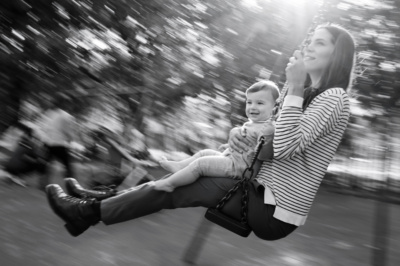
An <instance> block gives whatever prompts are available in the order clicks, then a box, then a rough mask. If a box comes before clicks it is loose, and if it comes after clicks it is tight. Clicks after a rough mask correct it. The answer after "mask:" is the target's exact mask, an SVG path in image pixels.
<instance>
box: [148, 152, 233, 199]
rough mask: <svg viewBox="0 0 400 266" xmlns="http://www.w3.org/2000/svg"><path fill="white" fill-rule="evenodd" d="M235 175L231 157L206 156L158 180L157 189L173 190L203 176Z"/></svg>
mask: <svg viewBox="0 0 400 266" xmlns="http://www.w3.org/2000/svg"><path fill="white" fill-rule="evenodd" d="M233 175H234V166H233V162H232V160H231V159H229V158H228V157H225V156H205V157H200V158H198V159H196V160H194V161H193V162H192V163H190V164H189V165H188V166H187V167H185V168H183V169H181V170H179V171H178V172H176V173H174V174H172V175H170V176H169V177H167V178H165V179H161V180H158V181H156V182H155V189H157V190H163V191H167V192H171V191H173V190H174V189H175V188H176V187H181V186H185V185H188V184H191V183H193V182H194V181H196V180H197V179H198V178H199V177H201V176H212V177H232V176H233Z"/></svg>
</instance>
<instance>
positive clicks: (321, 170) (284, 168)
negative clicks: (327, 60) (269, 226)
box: [257, 88, 350, 226]
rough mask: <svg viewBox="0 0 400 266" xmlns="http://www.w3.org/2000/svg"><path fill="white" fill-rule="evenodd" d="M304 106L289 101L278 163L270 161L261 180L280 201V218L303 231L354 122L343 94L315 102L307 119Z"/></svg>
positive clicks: (280, 127) (337, 91)
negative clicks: (351, 122) (341, 142)
mask: <svg viewBox="0 0 400 266" xmlns="http://www.w3.org/2000/svg"><path fill="white" fill-rule="evenodd" d="M302 103H303V98H301V97H297V96H290V95H289V96H286V98H285V101H284V103H283V106H282V110H281V113H280V116H279V118H278V120H277V122H276V129H275V137H274V143H273V145H274V159H273V160H272V161H265V162H264V163H263V165H262V167H261V169H260V172H259V174H258V176H257V180H258V182H259V183H261V184H262V185H264V186H265V187H268V188H269V189H270V190H271V191H272V193H273V195H274V198H275V203H276V209H275V213H274V217H275V218H277V219H279V220H281V221H284V222H287V223H290V224H294V225H297V226H300V225H303V224H304V223H305V221H306V219H307V215H308V212H309V210H310V208H311V205H312V203H313V200H314V198H315V195H316V193H317V190H318V188H319V185H320V183H321V181H322V179H323V177H324V175H325V172H326V170H327V168H328V165H329V163H330V162H331V160H332V158H333V156H334V154H335V152H336V149H337V147H338V145H339V143H340V140H341V138H342V136H343V133H344V131H345V129H346V127H347V123H348V120H349V116H350V104H349V98H348V96H347V94H346V92H345V91H344V90H343V89H341V88H331V89H328V90H326V91H324V92H323V93H321V94H320V95H318V96H317V97H315V98H314V100H313V101H312V102H311V104H310V105H309V106H308V107H307V109H306V110H305V111H304V113H303V110H302ZM266 202H267V199H266Z"/></svg>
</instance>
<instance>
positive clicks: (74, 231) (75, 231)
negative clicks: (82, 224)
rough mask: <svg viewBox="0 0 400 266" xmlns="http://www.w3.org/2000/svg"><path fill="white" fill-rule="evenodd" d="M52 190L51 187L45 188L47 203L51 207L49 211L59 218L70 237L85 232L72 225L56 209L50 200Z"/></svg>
mask: <svg viewBox="0 0 400 266" xmlns="http://www.w3.org/2000/svg"><path fill="white" fill-rule="evenodd" d="M51 190H52V188H51V187H46V196H47V201H48V203H49V205H50V207H51V209H52V210H53V211H54V213H55V214H57V216H58V217H60V218H61V219H62V220H63V221H64V222H66V224H65V225H64V226H65V228H66V229H67V231H68V233H70V234H71V235H72V236H74V237H77V236H79V235H80V234H82V233H83V232H84V231H85V230H82V229H80V228H79V227H78V226H76V225H74V223H73V222H71V221H70V220H69V219H68V218H67V217H66V216H64V214H63V213H62V211H60V210H59V209H58V207H57V206H56V205H55V204H54V201H53V199H52V197H51V196H52V195H53V194H52V193H51ZM50 194H51V195H50Z"/></svg>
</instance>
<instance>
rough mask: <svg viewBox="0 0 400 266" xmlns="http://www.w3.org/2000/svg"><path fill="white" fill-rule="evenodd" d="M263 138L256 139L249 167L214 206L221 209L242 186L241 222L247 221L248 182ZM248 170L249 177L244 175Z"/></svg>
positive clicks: (263, 140)
mask: <svg viewBox="0 0 400 266" xmlns="http://www.w3.org/2000/svg"><path fill="white" fill-rule="evenodd" d="M264 142H265V139H264V137H261V138H260V140H259V141H258V144H257V148H256V152H255V153H254V156H253V159H252V161H251V164H250V166H249V167H247V168H246V169H245V170H244V172H243V174H242V178H241V179H240V180H239V181H238V182H237V183H236V184H235V185H234V186H233V188H231V189H230V190H229V191H228V192H227V193H226V194H225V196H224V197H223V198H222V199H221V200H220V201H219V202H218V205H217V207H216V209H217V210H221V209H222V208H223V207H224V206H225V203H226V202H228V201H229V200H230V199H231V197H232V196H233V194H234V193H236V191H237V190H238V189H239V187H242V190H243V195H242V198H241V205H242V206H241V222H242V223H247V209H248V204H247V203H248V198H249V196H248V182H249V181H250V180H251V178H252V177H253V174H254V169H253V167H254V164H255V163H256V161H257V157H258V155H259V154H260V151H261V148H262V146H263V145H264ZM247 172H250V177H249V178H247V177H246V173H247Z"/></svg>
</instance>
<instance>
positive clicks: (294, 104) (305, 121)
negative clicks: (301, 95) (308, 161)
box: [274, 88, 347, 159]
mask: <svg viewBox="0 0 400 266" xmlns="http://www.w3.org/2000/svg"><path fill="white" fill-rule="evenodd" d="M346 99H347V94H346V93H345V92H344V90H343V89H341V88H333V89H329V90H326V91H325V92H323V93H322V94H320V95H319V96H317V97H316V98H315V99H314V102H313V104H312V105H310V106H309V107H308V108H307V111H306V112H305V113H304V114H303V110H302V107H301V103H302V101H297V100H296V98H292V97H290V96H289V97H287V98H286V99H285V102H284V104H283V108H282V112H281V114H280V116H279V118H278V120H277V122H276V129H275V137H274V158H276V159H288V158H292V157H294V156H296V155H297V154H299V153H302V152H304V151H305V150H306V149H307V147H309V146H310V145H312V143H313V142H315V140H317V139H318V138H320V137H321V136H323V135H326V134H329V133H330V132H331V131H332V130H333V129H334V128H335V127H336V126H337V124H338V122H339V120H340V119H341V114H342V112H343V106H344V101H345V100H346Z"/></svg>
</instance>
